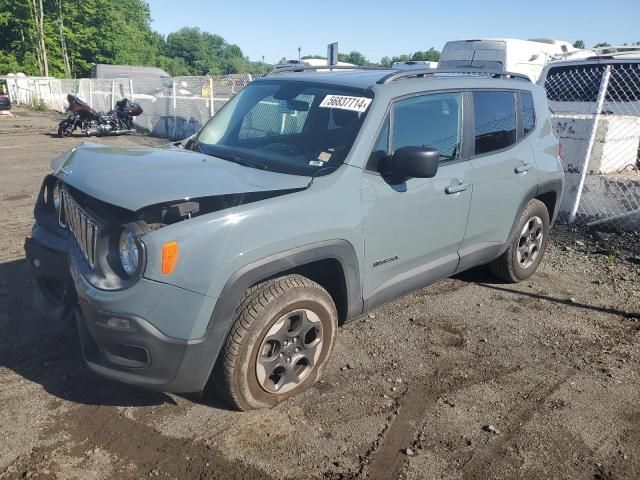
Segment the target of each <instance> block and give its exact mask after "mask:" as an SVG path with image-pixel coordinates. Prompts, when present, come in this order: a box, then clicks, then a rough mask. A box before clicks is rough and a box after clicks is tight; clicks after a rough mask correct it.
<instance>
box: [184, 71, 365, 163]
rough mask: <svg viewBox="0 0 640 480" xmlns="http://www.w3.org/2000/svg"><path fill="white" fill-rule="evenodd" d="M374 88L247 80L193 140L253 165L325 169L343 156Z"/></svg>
mask: <svg viewBox="0 0 640 480" xmlns="http://www.w3.org/2000/svg"><path fill="white" fill-rule="evenodd" d="M372 98H373V93H372V92H370V91H368V90H363V89H356V88H348V87H339V86H332V85H327V84H317V83H310V82H297V81H295V82H294V81H277V80H274V81H259V82H254V83H252V84H249V85H247V86H246V87H245V88H244V89H243V90H241V91H240V92H239V93H238V94H237V95H236V96H235V97H233V99H231V100H230V101H229V103H227V104H226V105H225V106H224V108H223V109H222V110H220V112H218V113H217V114H216V115H215V116H214V117H213V118H212V119H211V120H209V122H208V123H207V124H206V125H205V126H204V127H203V128H202V130H201V131H200V133H198V135H197V137H196V138H195V141H194V142H193V144H192V147H191V148H193V149H197V150H199V151H201V152H203V153H205V154H208V155H214V156H216V157H220V158H223V159H226V160H230V161H234V162H237V163H240V164H242V165H246V166H248V167H253V168H261V169H264V170H271V171H275V172H281V173H288V174H293V175H305V176H311V175H326V174H328V173H331V172H332V171H334V170H335V169H336V168H337V167H339V166H340V165H341V164H342V162H343V161H344V159H345V158H346V156H347V154H348V153H349V150H350V148H351V145H352V144H353V142H354V140H355V138H356V135H357V134H358V131H359V130H360V127H361V126H362V122H363V121H364V118H365V115H366V112H367V110H368V108H369V104H370V103H371V100H372Z"/></svg>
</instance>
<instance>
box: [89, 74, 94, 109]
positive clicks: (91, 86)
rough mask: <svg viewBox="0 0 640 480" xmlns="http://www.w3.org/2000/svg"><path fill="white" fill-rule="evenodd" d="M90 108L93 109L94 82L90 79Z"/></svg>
mask: <svg viewBox="0 0 640 480" xmlns="http://www.w3.org/2000/svg"><path fill="white" fill-rule="evenodd" d="M89 106H90V107H91V108H93V80H91V79H89Z"/></svg>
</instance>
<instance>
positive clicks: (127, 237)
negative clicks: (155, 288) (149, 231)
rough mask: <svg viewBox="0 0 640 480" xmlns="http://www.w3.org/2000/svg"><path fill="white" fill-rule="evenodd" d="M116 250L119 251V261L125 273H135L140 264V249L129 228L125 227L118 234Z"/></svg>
mask: <svg viewBox="0 0 640 480" xmlns="http://www.w3.org/2000/svg"><path fill="white" fill-rule="evenodd" d="M118 251H119V252H120V263H121V264H122V268H123V269H124V271H125V272H126V273H127V275H129V276H131V275H133V274H134V273H136V272H137V271H138V266H139V265H140V249H139V247H138V242H137V241H136V238H135V237H134V236H133V233H132V232H131V231H130V230H127V229H125V230H123V231H122V233H121V234H120V242H119V243H118Z"/></svg>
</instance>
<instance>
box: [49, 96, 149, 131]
mask: <svg viewBox="0 0 640 480" xmlns="http://www.w3.org/2000/svg"><path fill="white" fill-rule="evenodd" d="M67 101H68V102H69V106H68V107H67V112H68V113H69V116H68V117H67V118H65V119H64V120H63V121H61V122H60V124H59V125H58V136H59V137H61V138H62V137H69V136H71V134H72V133H73V132H74V131H75V130H76V128H79V129H80V131H81V132H82V133H84V134H85V135H86V136H87V137H88V136H90V135H120V134H122V133H128V132H131V131H133V117H137V116H138V115H140V114H141V113H142V107H140V105H138V104H137V103H132V102H130V101H129V100H128V99H126V98H123V99H122V100H120V101H119V102H116V108H115V110H111V111H109V112H108V113H100V112H96V111H95V110H94V109H93V108H91V107H90V106H89V105H88V104H87V103H86V102H83V101H82V100H80V99H79V98H78V97H76V96H75V95H71V94H69V95H67Z"/></svg>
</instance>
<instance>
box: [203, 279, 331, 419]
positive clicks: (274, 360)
mask: <svg viewBox="0 0 640 480" xmlns="http://www.w3.org/2000/svg"><path fill="white" fill-rule="evenodd" d="M337 323H338V322H337V312H336V307H335V304H334V302H333V300H332V298H331V296H330V295H329V294H328V293H327V291H326V290H325V289H323V288H322V287H321V286H320V285H318V284H317V283H315V282H313V281H311V280H309V279H308V278H306V277H303V276H301V275H287V276H284V277H279V278H276V279H273V280H269V281H267V282H265V283H263V284H261V285H259V286H258V287H257V288H252V289H251V290H249V291H248V292H247V294H246V295H245V296H244V298H243V300H242V302H241V303H240V305H239V306H238V309H237V310H236V314H235V319H234V323H233V325H232V327H231V330H230V332H229V335H228V337H227V339H226V342H225V345H224V347H223V349H222V351H221V353H220V357H219V359H218V362H217V364H216V367H215V370H214V376H213V380H214V385H215V389H216V390H217V391H218V393H219V394H220V395H221V396H223V397H224V398H225V399H226V400H227V401H228V403H230V404H231V405H232V406H234V407H235V408H237V409H239V410H251V409H255V408H264V407H270V406H273V405H276V404H277V403H279V402H281V401H283V400H286V399H288V398H290V397H292V396H294V395H297V394H298V393H300V392H302V391H304V390H305V389H307V388H308V387H309V386H311V385H313V384H314V383H315V382H316V380H318V378H320V375H321V374H322V371H323V369H324V366H325V364H326V362H327V360H328V359H329V356H330V354H331V351H332V349H333V344H334V341H335V336H336V330H337Z"/></svg>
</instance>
